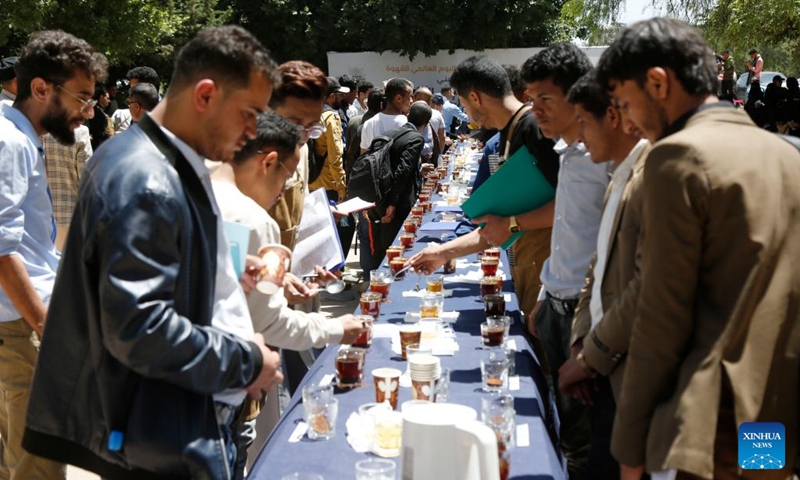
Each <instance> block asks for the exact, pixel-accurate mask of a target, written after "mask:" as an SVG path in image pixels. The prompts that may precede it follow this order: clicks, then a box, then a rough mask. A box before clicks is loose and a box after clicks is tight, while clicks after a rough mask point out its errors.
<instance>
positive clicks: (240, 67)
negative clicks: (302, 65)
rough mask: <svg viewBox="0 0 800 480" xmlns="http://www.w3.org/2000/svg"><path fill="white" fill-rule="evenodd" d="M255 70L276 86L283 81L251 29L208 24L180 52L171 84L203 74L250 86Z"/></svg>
mask: <svg viewBox="0 0 800 480" xmlns="http://www.w3.org/2000/svg"><path fill="white" fill-rule="evenodd" d="M253 72H258V73H260V74H261V75H263V76H264V78H266V79H267V80H268V81H270V82H271V83H272V84H273V88H275V87H277V86H278V85H279V84H280V76H279V75H278V66H277V65H276V64H275V62H274V61H273V60H272V57H270V55H269V52H268V51H267V49H266V48H264V46H263V45H262V44H261V42H259V41H258V40H257V39H256V37H254V36H253V35H252V34H251V33H250V32H248V31H247V30H245V29H244V28H242V27H239V26H236V25H224V26H219V27H207V28H204V29H203V30H201V31H200V33H198V34H197V36H196V37H194V38H193V39H192V40H191V41H189V43H187V44H186V45H184V46H183V48H181V50H180V51H179V52H178V56H177V58H176V59H175V67H174V70H173V77H172V84H171V86H170V88H173V87H175V88H184V87H187V86H189V85H192V84H194V83H195V82H197V81H199V80H201V79H203V78H210V79H212V80H214V81H215V82H219V83H226V84H229V85H230V86H232V87H234V88H247V86H248V84H249V83H250V74H251V73H253Z"/></svg>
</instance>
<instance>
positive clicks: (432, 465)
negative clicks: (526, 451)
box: [400, 402, 500, 480]
mask: <svg viewBox="0 0 800 480" xmlns="http://www.w3.org/2000/svg"><path fill="white" fill-rule="evenodd" d="M402 410H403V444H402V445H403V447H402V449H403V450H402V456H401V462H400V464H401V465H402V472H403V473H402V479H403V480H499V478H500V466H499V463H498V457H497V437H496V436H495V434H494V432H493V431H492V430H491V429H490V428H489V427H487V426H486V425H484V424H483V423H482V422H480V421H478V420H476V419H477V418H478V413H477V412H476V411H475V409H473V408H470V407H467V406H464V405H458V404H455V403H421V402H409V403H405V404H403V407H402Z"/></svg>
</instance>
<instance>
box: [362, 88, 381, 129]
mask: <svg viewBox="0 0 800 480" xmlns="http://www.w3.org/2000/svg"><path fill="white" fill-rule="evenodd" d="M384 108H386V92H385V91H384V90H383V89H382V88H374V89H373V90H372V93H370V94H369V97H367V113H365V114H364V115H365V116H366V115H368V114H370V113H372V115H375V114H376V113H379V112H382V111H383V109H384ZM365 121H366V119H362V120H361V122H362V123H363V122H365Z"/></svg>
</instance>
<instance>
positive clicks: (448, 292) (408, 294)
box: [403, 290, 453, 298]
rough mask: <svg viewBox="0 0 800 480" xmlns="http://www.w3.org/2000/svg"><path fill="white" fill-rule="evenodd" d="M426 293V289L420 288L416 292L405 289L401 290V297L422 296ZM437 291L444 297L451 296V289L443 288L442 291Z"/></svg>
mask: <svg viewBox="0 0 800 480" xmlns="http://www.w3.org/2000/svg"><path fill="white" fill-rule="evenodd" d="M427 293H428V291H427V290H420V291H418V292H415V291H414V290H406V291H405V292H403V298H422V297H423V296H425V295H426V294H427ZM439 293H441V294H442V295H444V296H445V298H447V297H452V296H453V291H452V290H443V291H441V292H439Z"/></svg>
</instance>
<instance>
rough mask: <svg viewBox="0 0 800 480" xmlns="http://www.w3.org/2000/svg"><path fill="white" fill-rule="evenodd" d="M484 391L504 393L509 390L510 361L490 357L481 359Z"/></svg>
mask: <svg viewBox="0 0 800 480" xmlns="http://www.w3.org/2000/svg"><path fill="white" fill-rule="evenodd" d="M481 378H482V380H483V391H484V392H489V393H496V392H502V391H503V390H505V389H507V388H508V359H505V358H500V357H489V358H483V359H481Z"/></svg>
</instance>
